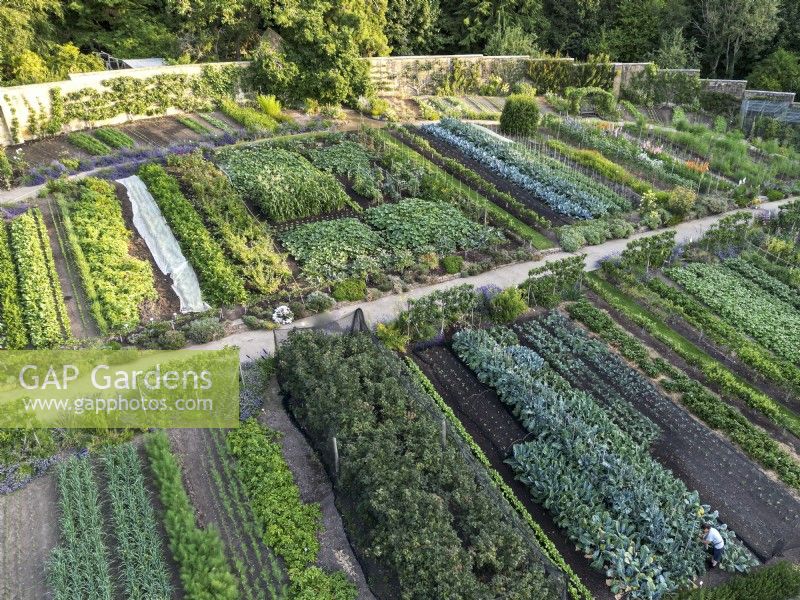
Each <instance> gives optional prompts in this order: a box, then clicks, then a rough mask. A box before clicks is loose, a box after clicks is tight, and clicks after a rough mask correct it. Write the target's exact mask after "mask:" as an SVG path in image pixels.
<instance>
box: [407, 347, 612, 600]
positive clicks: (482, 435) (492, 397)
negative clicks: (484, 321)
mask: <svg viewBox="0 0 800 600" xmlns="http://www.w3.org/2000/svg"><path fill="white" fill-rule="evenodd" d="M413 357H414V360H415V361H416V363H417V364H418V365H419V366H420V368H421V369H422V370H423V372H424V373H425V375H426V376H427V377H428V378H429V379H430V381H431V383H433V385H434V386H435V387H436V390H437V391H438V392H439V394H440V395H441V396H442V398H443V399H444V401H445V402H447V404H448V405H449V406H450V408H452V409H453V411H455V413H456V416H457V417H458V418H459V420H460V421H461V423H462V424H463V425H464V427H465V428H466V429H467V431H468V432H469V434H470V435H471V436H472V437H473V439H474V440H475V442H476V443H477V444H478V445H479V446H480V447H481V449H482V450H483V451H484V453H485V454H486V456H487V457H488V458H489V461H490V462H491V464H492V467H494V468H495V469H496V470H497V471H498V472H499V473H500V474H501V475H502V476H503V479H504V480H505V482H506V483H507V484H508V485H509V486H511V488H512V489H513V490H514V493H515V494H516V496H517V498H519V499H520V501H522V503H523V504H524V505H525V508H527V509H528V512H530V514H531V516H533V518H534V519H535V520H536V521H537V522H538V523H539V524H540V525H541V526H542V528H543V529H544V531H545V532H546V533H547V535H548V536H549V537H550V539H551V540H552V541H553V543H554V544H555V545H556V547H557V548H558V551H559V552H560V553H561V554H562V556H564V559H565V560H566V561H567V563H568V564H569V565H570V567H572V569H573V570H574V571H575V573H577V575H578V576H579V577H580V579H581V581H583V583H584V584H585V585H586V586H587V587H588V588H589V589H590V590H591V591H592V593H593V594H594V595H595V597H596V598H597V599H598V600H607V599H609V600H610V599H612V598H613V595H612V594H611V592H610V591H609V589H608V587H607V586H606V584H605V576H604V574H603V573H601V572H599V571H595V570H593V569H591V568H590V567H589V561H588V560H587V559H586V558H585V557H584V556H583V555H582V554H580V553H579V552H576V550H575V546H574V545H573V544H572V542H571V541H570V540H569V539H568V538H567V537H566V535H565V534H564V533H563V531H562V530H561V529H559V528H558V527H556V525H555V523H554V522H553V519H552V518H551V517H550V514H549V513H548V512H547V511H546V510H545V509H544V508H542V507H541V506H539V505H538V504H536V503H534V502H533V500H532V498H531V495H530V492H529V491H528V490H527V488H526V487H525V486H524V485H523V484H522V483H520V482H519V481H517V480H516V479H515V478H514V472H513V470H512V469H511V467H510V466H509V465H507V464H506V463H505V462H503V461H505V459H506V458H507V457H508V454H509V451H510V450H511V448H512V447H513V445H514V444H517V443H520V442H522V441H524V439H525V437H526V436H527V435H528V433H527V432H526V431H525V429H524V428H523V427H522V425H521V424H520V423H519V421H517V419H516V418H515V417H514V416H513V415H512V414H511V411H510V410H509V409H508V407H507V406H506V405H505V404H503V402H502V401H501V400H500V398H498V397H497V394H495V392H494V391H493V390H492V389H491V388H489V387H488V386H486V385H484V384H482V383H481V382H480V381H478V379H477V377H475V375H474V374H473V373H472V371H470V370H469V369H468V368H467V367H466V366H465V365H464V364H463V363H462V362H461V361H460V360H459V359H458V358H457V357H456V356H455V355H454V354H453V353H452V352H451V351H450V350H449V349H448V348H447V347H445V346H433V347H431V348H427V349H424V350H417V351H415V352H414V356H413Z"/></svg>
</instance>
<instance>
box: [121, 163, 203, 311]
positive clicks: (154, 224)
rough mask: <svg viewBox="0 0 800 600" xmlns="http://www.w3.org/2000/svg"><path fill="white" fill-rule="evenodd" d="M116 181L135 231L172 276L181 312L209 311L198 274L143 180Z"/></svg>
mask: <svg viewBox="0 0 800 600" xmlns="http://www.w3.org/2000/svg"><path fill="white" fill-rule="evenodd" d="M117 181H118V182H119V183H121V184H122V185H124V186H125V189H126V190H128V198H130V201H131V204H132V205H133V225H134V226H135V227H136V231H138V232H139V235H141V236H142V238H144V241H145V243H146V244H147V247H148V248H149V249H150V254H152V255H153V260H155V261H156V264H157V265H158V268H159V269H161V272H162V273H164V275H169V276H170V277H171V278H172V289H173V290H174V291H175V294H177V296H178V298H179V299H180V301H181V312H182V313H188V312H202V311H204V310H208V309H209V308H210V307H209V306H208V304H206V303H205V302H203V297H202V295H201V293H200V283H199V282H198V281H197V274H196V273H195V272H194V269H193V268H192V265H190V264H189V261H188V260H186V257H185V256H184V255H183V252H181V247H180V246H179V245H178V240H176V239H175V236H174V235H173V234H172V230H171V229H170V228H169V225H167V221H166V220H165V219H164V215H162V214H161V209H159V208H158V204H156V201H155V199H154V198H153V196H152V194H151V193H150V191H149V190H148V189H147V186H146V185H145V184H144V181H142V180H141V179H139V176H138V175H133V176H131V177H126V178H125V179H118V180H117Z"/></svg>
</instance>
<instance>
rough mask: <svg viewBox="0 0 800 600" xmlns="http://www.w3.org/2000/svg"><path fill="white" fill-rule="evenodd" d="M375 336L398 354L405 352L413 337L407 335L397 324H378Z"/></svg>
mask: <svg viewBox="0 0 800 600" xmlns="http://www.w3.org/2000/svg"><path fill="white" fill-rule="evenodd" d="M375 335H376V336H378V339H379V340H380V341H382V342H383V345H384V346H386V347H387V348H389V350H395V351H397V352H405V350H406V346H408V343H409V342H410V341H411V336H409V335H406V334H405V333H403V331H402V330H401V329H400V327H399V326H398V325H397V323H389V324H388V325H387V324H386V323H378V326H377V327H376V328H375Z"/></svg>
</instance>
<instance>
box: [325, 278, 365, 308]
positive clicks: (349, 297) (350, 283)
mask: <svg viewBox="0 0 800 600" xmlns="http://www.w3.org/2000/svg"><path fill="white" fill-rule="evenodd" d="M366 295H367V284H366V282H364V281H362V280H360V279H343V280H342V281H339V282H337V283H336V285H335V286H333V298H334V299H335V300H336V301H337V302H349V301H356V300H363V299H364V296H366Z"/></svg>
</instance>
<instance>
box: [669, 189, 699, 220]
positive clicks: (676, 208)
mask: <svg viewBox="0 0 800 600" xmlns="http://www.w3.org/2000/svg"><path fill="white" fill-rule="evenodd" d="M696 201H697V192H695V191H694V190H690V189H689V188H686V187H683V186H678V187H676V188H675V189H674V190H672V192H671V193H670V195H669V200H667V208H669V210H670V212H672V213H674V214H676V215H685V214H686V213H688V212H689V211H690V210H692V208H694V203H695V202H696Z"/></svg>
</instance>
